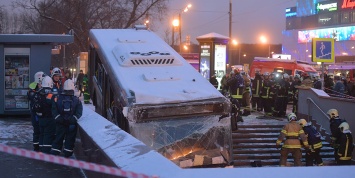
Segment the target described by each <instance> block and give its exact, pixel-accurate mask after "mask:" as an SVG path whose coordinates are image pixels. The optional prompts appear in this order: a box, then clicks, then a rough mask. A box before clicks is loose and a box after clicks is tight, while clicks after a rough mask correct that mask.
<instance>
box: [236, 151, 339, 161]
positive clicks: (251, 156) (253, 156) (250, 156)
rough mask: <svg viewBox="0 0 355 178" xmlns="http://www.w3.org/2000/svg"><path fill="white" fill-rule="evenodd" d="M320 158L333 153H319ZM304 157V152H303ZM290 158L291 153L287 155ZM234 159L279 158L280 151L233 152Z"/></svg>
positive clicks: (330, 156)
mask: <svg viewBox="0 0 355 178" xmlns="http://www.w3.org/2000/svg"><path fill="white" fill-rule="evenodd" d="M321 156H322V158H333V157H334V154H333V153H332V152H324V153H321ZM303 157H305V153H303ZM288 158H289V159H291V158H292V156H291V154H289V155H288ZM233 159H234V160H266V159H280V153H271V154H270V153H267V154H235V155H233Z"/></svg>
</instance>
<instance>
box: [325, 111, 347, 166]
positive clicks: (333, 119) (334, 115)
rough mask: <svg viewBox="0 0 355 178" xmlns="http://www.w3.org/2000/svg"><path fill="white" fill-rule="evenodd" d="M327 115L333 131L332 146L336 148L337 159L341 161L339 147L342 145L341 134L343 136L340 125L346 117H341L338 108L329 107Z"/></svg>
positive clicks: (335, 155)
mask: <svg viewBox="0 0 355 178" xmlns="http://www.w3.org/2000/svg"><path fill="white" fill-rule="evenodd" d="M327 115H328V117H329V122H330V124H329V126H330V132H331V137H330V139H331V142H330V144H331V146H332V147H333V148H334V158H335V161H336V162H338V161H339V156H338V149H339V145H340V136H341V131H340V129H339V126H340V124H341V123H343V122H346V120H344V119H340V118H339V113H338V110H336V109H329V110H328V112H327Z"/></svg>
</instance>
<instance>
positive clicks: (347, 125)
mask: <svg viewBox="0 0 355 178" xmlns="http://www.w3.org/2000/svg"><path fill="white" fill-rule="evenodd" d="M339 129H340V130H341V131H344V130H350V126H349V124H348V123H347V122H343V123H341V124H340V125H339Z"/></svg>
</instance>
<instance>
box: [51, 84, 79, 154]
mask: <svg viewBox="0 0 355 178" xmlns="http://www.w3.org/2000/svg"><path fill="white" fill-rule="evenodd" d="M74 89H75V87H74V82H73V81H72V80H71V79H68V80H66V81H65V82H64V87H63V92H62V93H60V94H59V95H58V96H55V98H54V99H53V103H52V112H53V117H54V119H55V122H56V137H55V140H54V141H53V145H52V150H51V154H54V155H59V154H60V153H61V152H62V146H63V140H65V142H64V150H63V153H64V157H70V156H72V155H73V151H74V144H75V137H76V133H77V130H78V124H77V120H78V119H79V118H80V117H81V115H82V113H83V106H82V104H81V101H80V100H79V98H78V97H77V96H74Z"/></svg>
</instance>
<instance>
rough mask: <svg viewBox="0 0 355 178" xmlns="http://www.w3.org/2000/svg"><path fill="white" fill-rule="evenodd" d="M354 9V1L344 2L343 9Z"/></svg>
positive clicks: (344, 0) (346, 0)
mask: <svg viewBox="0 0 355 178" xmlns="http://www.w3.org/2000/svg"><path fill="white" fill-rule="evenodd" d="M354 7H355V1H354V0H343V4H342V5H341V8H342V9H347V8H351V9H353V8H354Z"/></svg>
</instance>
